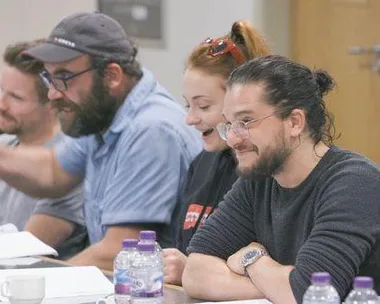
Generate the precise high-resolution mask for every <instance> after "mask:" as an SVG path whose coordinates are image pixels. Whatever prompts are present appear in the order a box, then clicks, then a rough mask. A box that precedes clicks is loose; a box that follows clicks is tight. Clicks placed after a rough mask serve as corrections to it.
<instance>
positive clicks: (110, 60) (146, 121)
mask: <svg viewBox="0 0 380 304" xmlns="http://www.w3.org/2000/svg"><path fill="white" fill-rule="evenodd" d="M136 54H137V48H136V47H135V46H134V45H133V43H132V42H131V41H130V40H129V39H128V37H127V35H126V34H125V32H124V30H123V28H122V27H121V26H120V25H119V24H118V23H117V22H116V21H115V20H113V19H112V18H110V17H108V16H106V15H104V14H101V13H78V14H74V15H71V16H69V17H66V18H64V19H63V20H62V21H61V22H60V23H59V24H58V25H57V26H56V27H55V28H54V29H53V31H52V32H51V34H50V36H49V37H48V38H47V40H46V42H45V43H43V44H41V45H38V46H36V47H33V48H31V49H29V50H27V51H26V52H24V53H23V56H29V57H32V58H36V59H38V60H41V61H42V62H44V67H45V70H44V71H43V72H42V73H41V79H42V81H43V82H44V83H45V84H46V85H47V86H48V88H49V91H48V97H49V99H50V100H51V101H52V102H53V103H54V104H55V105H56V106H57V108H58V109H59V110H60V113H61V114H60V116H61V121H62V124H63V130H64V131H65V133H66V134H68V135H70V136H71V138H70V139H69V140H67V141H65V143H64V144H62V145H60V146H58V147H57V148H56V149H55V150H53V151H50V150H45V149H43V148H28V149H27V148H19V149H8V148H1V149H0V178H2V179H3V180H5V181H6V182H7V183H9V184H10V185H12V186H14V187H16V188H18V189H19V190H21V191H23V192H25V193H27V194H29V195H34V196H39V197H42V196H43V197H56V196H60V195H63V194H65V193H67V192H68V191H70V190H71V189H72V188H73V187H75V186H76V185H77V184H79V183H80V182H81V181H82V180H84V185H85V203H84V209H85V210H84V211H85V220H86V226H87V229H88V233H89V237H90V242H91V246H90V247H88V248H87V249H85V250H84V251H82V252H81V253H79V254H78V255H77V256H75V257H73V258H72V259H70V262H71V263H73V264H76V265H96V266H98V267H100V268H105V269H112V261H113V258H114V257H115V255H116V254H117V252H118V251H119V250H120V248H121V242H122V240H123V239H125V238H136V237H137V236H138V233H139V231H140V230H142V229H153V230H156V231H157V234H158V241H159V242H160V243H161V245H162V246H163V247H166V246H170V245H171V239H170V232H169V231H170V229H169V225H170V222H171V217H172V212H173V210H174V208H175V205H176V204H177V203H178V198H179V196H180V193H181V191H182V185H183V182H184V178H185V176H186V171H187V168H188V166H189V164H190V162H191V161H192V159H193V158H194V157H195V156H196V155H197V154H198V153H199V152H200V150H201V148H202V144H201V140H200V138H199V135H198V134H197V132H196V131H195V129H192V128H190V127H188V126H186V125H185V123H184V120H185V119H184V118H185V112H184V110H183V109H182V108H181V106H180V105H178V104H177V103H176V102H175V101H174V100H173V98H172V97H171V95H170V94H169V93H168V92H167V91H166V90H165V89H164V88H163V87H162V86H161V85H160V84H159V83H158V82H157V81H156V80H155V78H154V76H153V75H152V73H151V72H149V71H148V70H146V69H145V68H141V67H140V64H139V63H138V62H137V60H136Z"/></svg>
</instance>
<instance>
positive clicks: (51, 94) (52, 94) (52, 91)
mask: <svg viewBox="0 0 380 304" xmlns="http://www.w3.org/2000/svg"><path fill="white" fill-rule="evenodd" d="M48 98H49V99H50V100H56V99H60V98H63V93H62V92H61V91H59V90H57V89H56V88H55V87H54V86H53V85H50V87H49V91H48Z"/></svg>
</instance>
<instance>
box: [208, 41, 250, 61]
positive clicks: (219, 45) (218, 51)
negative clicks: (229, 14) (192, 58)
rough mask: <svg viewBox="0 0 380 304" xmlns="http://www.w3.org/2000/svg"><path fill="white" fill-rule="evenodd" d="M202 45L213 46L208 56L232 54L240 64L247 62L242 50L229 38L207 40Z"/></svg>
mask: <svg viewBox="0 0 380 304" xmlns="http://www.w3.org/2000/svg"><path fill="white" fill-rule="evenodd" d="M202 44H210V45H211V47H210V49H209V51H208V54H209V55H211V56H213V57H217V56H221V55H224V54H227V53H230V54H231V55H232V56H233V57H234V58H235V60H236V62H237V63H238V64H242V63H243V62H244V61H246V60H245V58H244V56H243V54H242V53H241V51H240V49H239V48H238V47H237V46H236V44H235V43H234V42H233V41H232V40H231V39H229V38H222V39H213V38H207V39H206V40H204V41H203V42H202Z"/></svg>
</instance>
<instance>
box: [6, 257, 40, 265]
mask: <svg viewBox="0 0 380 304" xmlns="http://www.w3.org/2000/svg"><path fill="white" fill-rule="evenodd" d="M39 261H41V259H37V258H14V259H1V260H0V265H2V266H20V265H32V264H34V263H37V262H39Z"/></svg>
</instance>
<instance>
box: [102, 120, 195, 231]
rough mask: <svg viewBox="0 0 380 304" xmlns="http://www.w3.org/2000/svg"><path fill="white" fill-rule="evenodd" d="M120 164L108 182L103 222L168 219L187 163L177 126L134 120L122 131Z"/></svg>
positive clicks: (118, 163) (165, 220) (104, 223)
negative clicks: (129, 126) (130, 128)
mask: <svg viewBox="0 0 380 304" xmlns="http://www.w3.org/2000/svg"><path fill="white" fill-rule="evenodd" d="M123 136H124V137H122V138H120V140H119V143H118V144H119V145H122V146H123V147H124V149H119V152H118V153H122V154H120V155H118V156H117V159H118V160H117V166H116V169H115V172H114V175H113V180H112V182H111V183H110V184H109V185H108V186H107V190H106V193H105V195H104V198H103V199H104V202H103V203H101V204H100V205H101V206H103V210H102V219H101V222H102V225H117V224H127V223H169V222H170V220H171V214H172V212H173V210H174V208H175V204H176V202H177V200H178V199H179V194H180V192H181V189H182V186H183V185H182V184H183V182H184V176H185V172H186V171H187V169H188V168H187V167H188V164H187V162H185V161H184V160H183V151H184V149H185V147H183V146H182V142H181V141H180V140H179V138H178V135H177V134H176V130H174V129H170V127H169V126H166V125H165V124H162V123H157V124H153V125H152V124H151V125H148V124H143V123H139V122H135V124H134V126H133V130H131V132H126V133H125V134H123Z"/></svg>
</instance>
